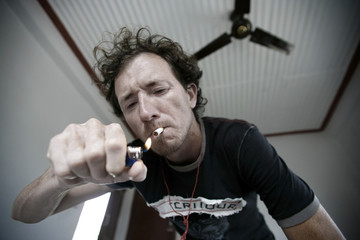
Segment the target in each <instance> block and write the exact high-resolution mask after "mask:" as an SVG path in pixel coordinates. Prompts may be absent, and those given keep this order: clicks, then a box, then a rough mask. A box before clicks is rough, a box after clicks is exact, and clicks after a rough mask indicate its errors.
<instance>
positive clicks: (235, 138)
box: [202, 117, 257, 148]
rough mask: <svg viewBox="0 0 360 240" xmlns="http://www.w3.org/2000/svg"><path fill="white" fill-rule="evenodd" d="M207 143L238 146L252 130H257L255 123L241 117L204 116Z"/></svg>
mask: <svg viewBox="0 0 360 240" xmlns="http://www.w3.org/2000/svg"><path fill="white" fill-rule="evenodd" d="M202 122H203V125H204V130H205V134H206V139H207V141H206V142H207V144H216V145H217V146H221V145H223V146H224V145H226V146H229V147H231V148H234V147H236V148H238V147H240V146H241V145H242V143H243V142H244V140H245V139H246V137H247V135H248V134H249V132H251V131H257V128H256V126H255V125H254V124H252V123H249V122H248V121H245V120H241V119H227V118H213V117H204V118H202Z"/></svg>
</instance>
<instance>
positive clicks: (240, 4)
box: [230, 0, 250, 21]
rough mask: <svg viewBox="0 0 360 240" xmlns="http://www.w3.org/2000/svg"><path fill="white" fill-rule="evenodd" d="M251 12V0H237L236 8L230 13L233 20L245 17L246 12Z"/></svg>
mask: <svg viewBox="0 0 360 240" xmlns="http://www.w3.org/2000/svg"><path fill="white" fill-rule="evenodd" d="M247 13H250V0H235V8H234V11H232V13H231V15H230V19H231V21H235V20H237V19H238V18H243V16H244V14H247Z"/></svg>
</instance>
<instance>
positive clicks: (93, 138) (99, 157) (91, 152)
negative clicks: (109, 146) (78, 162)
mask: <svg viewBox="0 0 360 240" xmlns="http://www.w3.org/2000/svg"><path fill="white" fill-rule="evenodd" d="M84 126H85V127H86V137H85V159H86V162H87V165H88V167H89V169H90V174H91V177H92V178H94V179H102V178H104V177H106V176H107V175H108V174H107V172H106V170H105V162H106V153H105V147H104V141H105V136H104V125H103V124H102V123H101V122H100V121H98V120H96V119H90V120H89V121H88V122H86V124H85V125H84Z"/></svg>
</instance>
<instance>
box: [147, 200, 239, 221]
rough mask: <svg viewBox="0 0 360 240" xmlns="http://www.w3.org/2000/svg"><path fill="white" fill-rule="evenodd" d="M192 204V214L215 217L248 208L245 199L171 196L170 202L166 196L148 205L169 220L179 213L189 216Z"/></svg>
mask: <svg viewBox="0 0 360 240" xmlns="http://www.w3.org/2000/svg"><path fill="white" fill-rule="evenodd" d="M170 204H171V205H170ZM190 204H191V212H190V213H198V214H203V213H206V214H209V215H211V216H215V217H223V216H229V215H232V214H235V213H238V212H240V211H241V210H242V209H243V207H245V206H246V201H245V200H244V199H243V198H226V199H206V198H203V197H198V198H193V199H192V200H191V199H190V198H183V197H179V196H170V202H169V196H164V197H163V199H160V200H159V201H157V202H154V203H150V204H149V203H148V206H150V207H153V208H155V209H156V210H157V211H158V212H159V215H160V217H162V218H168V217H175V216H178V215H179V214H178V213H181V214H183V215H187V214H188V213H189V209H190ZM174 210H175V211H176V212H178V213H176V212H174Z"/></svg>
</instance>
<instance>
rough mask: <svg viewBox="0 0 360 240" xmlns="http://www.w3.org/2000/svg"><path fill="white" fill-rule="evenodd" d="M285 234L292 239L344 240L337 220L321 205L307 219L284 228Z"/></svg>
mask: <svg viewBox="0 0 360 240" xmlns="http://www.w3.org/2000/svg"><path fill="white" fill-rule="evenodd" d="M283 231H284V233H285V235H286V236H287V238H288V239H291V240H302V239H304V240H305V239H306V240H310V239H316V240H327V239H333V240H343V239H345V237H344V236H343V235H342V233H341V231H340V230H339V228H338V227H337V226H336V224H335V222H334V221H333V220H332V219H331V217H330V216H329V215H328V214H327V212H326V210H325V209H324V208H323V207H322V206H321V205H320V207H319V209H318V211H317V212H316V213H315V215H314V216H312V217H311V218H310V219H308V220H307V221H305V222H303V223H301V224H299V225H296V226H293V227H290V228H284V229H283Z"/></svg>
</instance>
